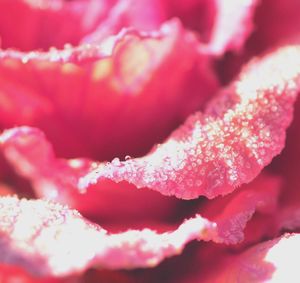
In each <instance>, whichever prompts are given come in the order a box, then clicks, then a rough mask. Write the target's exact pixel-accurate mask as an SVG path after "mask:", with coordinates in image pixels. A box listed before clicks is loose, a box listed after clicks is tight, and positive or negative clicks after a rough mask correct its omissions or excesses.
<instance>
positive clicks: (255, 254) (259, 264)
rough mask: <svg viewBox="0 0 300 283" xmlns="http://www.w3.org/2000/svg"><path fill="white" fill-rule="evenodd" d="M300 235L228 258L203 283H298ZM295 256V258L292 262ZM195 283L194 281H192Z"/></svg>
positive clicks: (286, 237)
mask: <svg viewBox="0 0 300 283" xmlns="http://www.w3.org/2000/svg"><path fill="white" fill-rule="evenodd" d="M299 245H300V235H299V234H286V235H283V236H282V237H280V238H277V239H274V240H271V241H267V242H263V243H260V244H258V245H255V246H253V247H252V248H250V249H248V250H246V251H245V252H243V253H240V254H238V255H231V256H230V255H227V256H224V257H223V259H222V261H223V262H222V264H221V266H219V267H218V270H217V272H216V270H214V272H210V275H209V276H207V277H206V278H205V277H204V276H203V275H202V274H201V275H199V278H201V282H204V283H209V282H210V283H213V282H218V283H223V282H224V283H225V282H255V283H263V282H270V283H272V282H273V283H275V282H286V281H288V282H298V281H299V279H300V272H299V266H298V261H297V257H298V255H297V253H295V252H297V251H298V250H299ZM291 255H295V257H293V258H292V259H293V260H291ZM190 282H194V281H192V280H191V281H190Z"/></svg>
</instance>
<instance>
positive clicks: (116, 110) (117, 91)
mask: <svg viewBox="0 0 300 283" xmlns="http://www.w3.org/2000/svg"><path fill="white" fill-rule="evenodd" d="M179 56H180V58H181V60H179V61H178V57H179ZM0 58H1V59H0V101H1V103H0V115H1V122H0V126H1V128H2V129H3V128H9V127H13V126H16V125H24V124H25V125H30V126H36V127H39V128H41V129H42V130H44V131H45V132H46V133H47V135H48V137H49V138H50V140H51V141H52V143H53V144H54V147H55V149H56V151H57V152H58V153H59V154H60V155H62V156H64V157H70V156H72V157H73V156H79V154H80V156H86V157H91V156H93V157H94V158H95V157H96V158H98V159H100V160H107V159H111V158H112V157H114V156H115V154H116V155H118V156H122V155H123V156H124V157H125V155H126V154H129V155H135V156H136V155H142V154H145V152H147V151H148V150H149V148H150V147H151V146H152V145H153V144H154V143H156V142H159V141H160V140H162V139H164V138H165V136H166V133H169V132H170V131H171V130H172V129H173V128H174V127H176V125H178V123H180V122H181V121H182V120H183V119H184V118H185V117H186V116H187V114H188V113H191V111H195V109H197V108H198V107H201V106H202V105H203V103H204V102H205V101H206V100H207V99H208V97H209V96H211V95H212V93H214V92H215V89H216V79H215V77H214V75H213V74H212V71H211V68H210V62H209V60H208V58H207V56H206V55H203V54H200V53H199V52H198V41H197V40H196V38H195V36H194V35H193V34H191V33H189V32H186V31H184V30H183V28H182V27H181V25H180V23H179V22H178V21H172V22H168V23H165V24H164V25H162V27H161V29H160V30H159V31H156V32H153V33H143V32H138V31H136V30H132V29H129V30H124V31H122V32H121V33H120V34H119V35H117V36H115V37H113V38H111V39H110V40H109V41H105V42H102V43H101V44H98V45H82V46H80V47H76V48H65V49H64V50H56V49H52V50H50V51H49V52H30V53H22V52H15V51H0ZM174 65H176V68H174ZM162 77H168V81H169V83H168V85H166V84H165V82H164V81H163V80H161V78H162ZM187 90H188V93H186V91H187ZM199 93H200V95H199ZM99 113H101V115H99ZM136 117H139V119H136ZM157 120H160V123H159V124H158V123H157ZM91 129H92V131H91ZM111 129H117V130H114V131H112V130H111ZM120 140H122V143H120ZM66 144H67V146H66Z"/></svg>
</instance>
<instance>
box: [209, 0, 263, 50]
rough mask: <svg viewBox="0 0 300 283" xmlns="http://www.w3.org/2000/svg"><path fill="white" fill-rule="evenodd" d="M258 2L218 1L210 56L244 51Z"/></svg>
mask: <svg viewBox="0 0 300 283" xmlns="http://www.w3.org/2000/svg"><path fill="white" fill-rule="evenodd" d="M258 2H259V1H258V0H246V1H240V0H216V17H215V21H214V25H213V29H212V32H211V36H210V41H209V43H208V44H207V45H206V46H205V49H206V50H207V52H209V53H210V54H214V55H222V54H224V53H225V51H228V50H235V51H238V50H240V49H242V46H243V44H244V42H245V41H246V39H247V37H248V36H249V34H250V33H251V31H252V28H253V23H252V18H253V15H254V11H255V8H256V5H257V3H258Z"/></svg>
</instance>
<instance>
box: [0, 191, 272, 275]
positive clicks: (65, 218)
mask: <svg viewBox="0 0 300 283" xmlns="http://www.w3.org/2000/svg"><path fill="white" fill-rule="evenodd" d="M250 194H251V192H250ZM238 199H239V200H241V199H243V200H242V202H243V203H244V205H243V206H245V205H246V206H249V204H250V203H252V204H251V205H254V206H255V205H256V204H255V203H262V202H268V200H267V199H266V198H265V197H264V196H263V197H262V196H261V195H260V194H259V193H258V194H257V195H256V196H255V197H254V198H251V197H250V198H249V197H247V196H246V198H244V197H240V196H238V197H237V199H236V200H238ZM269 199H271V197H269ZM247 203H248V204H247ZM0 205H1V212H0V218H1V221H0V245H1V251H2V252H1V255H0V260H1V261H2V262H4V263H8V264H13V265H19V266H22V267H23V268H25V269H27V270H28V271H30V272H32V273H34V274H37V275H40V276H66V275H72V274H78V273H80V272H82V271H84V270H86V269H87V268H89V267H91V266H101V267H102V268H107V269H120V268H126V269H128V268H129V269H131V268H136V267H153V266H155V265H157V264H158V263H159V262H161V261H162V260H163V259H164V258H166V257H169V256H174V255H177V254H179V253H181V251H182V249H183V248H184V246H185V245H186V244H187V243H188V242H189V241H191V240H194V239H198V240H201V239H202V240H206V241H207V240H214V241H217V242H225V243H236V239H234V240H232V238H231V239H230V234H231V233H232V230H231V229H228V225H227V226H226V225H225V226H224V225H223V224H222V223H223V222H222V221H220V222H219V223H218V220H217V222H213V221H209V220H207V219H205V218H203V217H201V216H200V215H196V216H195V217H194V218H191V219H189V220H186V221H185V222H184V223H183V224H181V225H180V226H179V227H178V228H177V229H176V230H174V231H171V232H165V233H162V234H158V233H156V232H155V231H152V230H150V229H143V230H128V231H126V232H122V233H118V234H109V233H108V232H107V231H106V230H104V229H102V228H101V227H100V226H97V225H94V224H92V223H91V222H88V221H87V220H85V219H84V218H83V217H82V216H81V215H80V214H78V213H77V212H76V211H75V210H71V209H69V208H67V207H64V206H61V205H59V204H55V203H50V202H47V201H43V200H25V199H23V200H19V199H17V198H15V197H2V198H0ZM231 206H232V205H231V204H229V206H228V209H229V210H232V209H230V207H231ZM259 206H261V207H263V206H264V205H261V204H260V205H259ZM267 206H268V204H267V205H266V206H265V207H267ZM240 213H244V209H243V212H240V211H234V212H233V213H229V214H228V215H227V216H228V217H229V219H231V217H235V216H238V215H239V214H240ZM246 214H247V212H246ZM246 218H247V217H246ZM248 218H249V217H248ZM247 220H248V219H247ZM233 223H235V224H234V225H236V230H239V229H243V225H240V224H241V223H237V222H234V221H233ZM219 225H220V227H218V226H219ZM241 227H242V228H241ZM218 229H223V232H225V230H227V236H225V237H224V238H223V239H221V238H220V237H218V236H217V235H218V231H219V230H218ZM225 234H226V232H225ZM233 234H234V233H233ZM228 235H229V236H228ZM228 237H229V238H228ZM238 240H241V239H238ZM78 243H80V246H78Z"/></svg>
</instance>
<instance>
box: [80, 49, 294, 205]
mask: <svg viewBox="0 0 300 283" xmlns="http://www.w3.org/2000/svg"><path fill="white" fill-rule="evenodd" d="M299 66H300V49H299V47H298V46H291V47H286V48H283V49H279V50H278V51H276V52H274V53H271V54H269V55H268V56H266V57H263V58H262V59H260V60H256V61H254V62H252V63H251V64H250V65H249V66H248V67H247V68H245V70H244V71H243V72H242V73H241V75H240V77H239V79H238V80H236V82H235V83H233V84H232V85H231V87H229V88H228V89H227V90H224V91H222V92H221V93H220V95H219V96H218V97H217V98H216V99H214V100H213V101H212V102H211V104H210V105H209V106H208V107H207V109H206V111H205V112H204V113H196V114H194V115H193V116H191V117H190V118H188V119H187V121H186V122H185V123H184V125H183V126H181V127H180V128H179V129H177V130H176V131H174V132H173V133H172V134H171V136H170V137H169V138H168V139H167V141H166V142H165V143H163V144H161V145H158V146H156V147H155V148H154V149H153V150H152V151H151V152H150V153H149V154H148V155H146V156H144V157H141V158H136V159H130V160H127V161H120V160H119V159H115V160H113V161H112V162H111V163H108V164H99V165H98V167H97V168H95V169H93V170H92V171H91V172H90V173H89V174H88V175H87V176H85V177H83V178H82V179H81V180H80V184H79V186H80V187H81V188H82V189H83V190H84V189H87V188H88V187H89V186H90V185H91V184H95V183H97V184H101V182H103V181H105V180H107V179H109V180H112V181H114V182H117V183H119V182H121V181H127V182H129V183H131V184H134V185H135V186H136V187H138V188H143V187H147V188H150V189H153V190H156V191H159V192H160V193H162V194H163V195H175V196H176V197H178V198H183V199H192V198H197V197H198V196H200V195H204V196H206V197H208V198H214V197H216V196H218V195H226V194H228V193H230V192H232V191H233V190H234V189H235V188H236V187H237V186H240V185H241V184H243V183H248V182H250V181H251V180H252V179H253V178H255V177H256V176H257V175H258V173H259V172H260V171H261V170H262V169H263V168H264V166H266V165H268V164H269V163H270V162H271V160H272V158H273V157H274V156H276V155H277V154H279V153H280V152H281V150H282V148H283V146H284V142H285V130H286V129H287V127H288V126H289V124H290V122H291V119H292V114H293V104H294V101H295V99H296V96H297V93H298V91H299V87H300V84H299V77H300V67H299Z"/></svg>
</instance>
